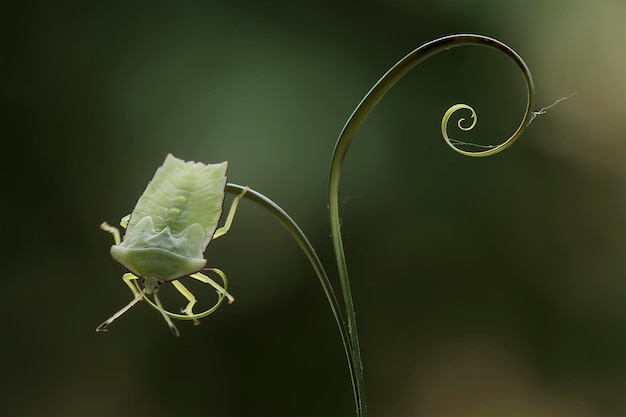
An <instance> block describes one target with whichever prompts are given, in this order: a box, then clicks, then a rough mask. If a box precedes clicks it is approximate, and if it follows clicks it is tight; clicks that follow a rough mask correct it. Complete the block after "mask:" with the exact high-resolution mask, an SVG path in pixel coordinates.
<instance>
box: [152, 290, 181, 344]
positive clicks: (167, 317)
mask: <svg viewBox="0 0 626 417" xmlns="http://www.w3.org/2000/svg"><path fill="white" fill-rule="evenodd" d="M153 295H154V301H155V302H156V305H157V307H158V309H159V312H160V313H161V315H162V316H163V318H164V319H165V322H166V323H167V325H168V326H169V328H170V330H171V331H172V333H174V336H176V337H178V336H180V333H179V332H178V329H177V328H176V326H174V323H173V322H172V319H170V317H169V316H168V315H167V312H166V311H165V309H164V308H163V306H162V305H161V300H160V299H159V294H158V292H157V291H156V290H155V291H154V293H153Z"/></svg>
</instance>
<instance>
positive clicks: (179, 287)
mask: <svg viewBox="0 0 626 417" xmlns="http://www.w3.org/2000/svg"><path fill="white" fill-rule="evenodd" d="M172 285H174V288H176V289H177V290H178V292H179V293H181V294H182V295H183V297H185V298H186V299H187V301H189V303H188V304H187V307H185V308H184V309H183V310H182V312H183V313H185V314H186V315H188V316H190V317H193V306H194V305H195V304H196V302H197V300H196V297H195V296H194V295H193V294H192V293H191V291H189V290H188V289H187V288H186V287H185V286H184V285H183V284H182V283H181V282H180V281H178V280H175V281H172ZM193 324H195V325H196V326H197V325H198V324H200V322H199V321H198V320H197V319H195V318H194V319H193Z"/></svg>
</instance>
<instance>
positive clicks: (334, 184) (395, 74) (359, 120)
mask: <svg viewBox="0 0 626 417" xmlns="http://www.w3.org/2000/svg"><path fill="white" fill-rule="evenodd" d="M465 45H476V46H485V47H489V48H493V49H496V50H498V51H500V52H502V53H504V55H505V56H507V57H508V58H509V59H511V60H512V61H513V63H514V64H515V65H516V66H517V67H518V69H519V70H520V71H521V73H522V77H523V78H524V82H525V83H526V92H527V102H526V111H525V114H524V117H523V118H522V121H521V122H520V124H519V126H518V128H517V130H516V131H515V132H514V133H513V134H512V135H511V136H510V137H509V138H508V139H506V140H505V141H504V142H502V143H501V144H499V145H497V146H494V147H487V148H486V149H484V150H478V151H474V152H472V151H466V150H463V149H460V148H459V147H458V146H457V144H460V142H458V141H453V140H452V139H450V137H449V136H448V133H447V123H448V121H449V120H450V118H451V117H452V115H453V114H454V113H455V112H456V111H458V110H461V109H467V110H470V111H471V113H472V118H473V122H472V124H471V125H470V126H469V127H466V128H464V127H462V125H461V124H460V123H461V121H462V120H460V121H459V127H460V128H461V129H462V130H469V129H471V128H473V127H474V125H475V124H476V113H475V111H474V109H472V108H471V107H470V106H468V105H466V104H456V105H454V106H452V107H450V108H449V109H448V110H447V111H446V112H445V114H444V116H443V119H442V123H441V125H442V127H441V131H442V134H443V137H444V140H445V141H446V143H447V144H448V146H450V147H451V148H452V149H453V150H454V151H456V152H458V153H460V154H463V155H466V156H471V157H483V156H490V155H494V154H496V153H498V152H500V151H502V150H504V149H506V148H507V147H509V146H510V145H511V144H512V143H513V142H515V141H516V140H517V139H518V138H519V137H520V136H521V135H522V133H523V131H524V129H526V127H527V126H528V124H529V123H530V121H531V120H532V118H533V111H532V108H533V104H534V97H535V87H534V83H533V79H532V76H531V73H530V70H529V69H528V67H527V66H526V64H525V63H524V61H523V60H522V58H521V57H520V56H519V55H518V54H517V53H516V52H515V51H514V50H512V49H511V48H509V47H508V46H507V45H505V44H503V43H502V42H500V41H498V40H496V39H493V38H489V37H487V36H482V35H472V34H462V35H452V36H445V37H443V38H439V39H435V40H434V41H431V42H428V43H426V44H424V45H422V46H420V47H419V48H417V49H415V50H414V51H412V52H410V53H409V54H408V55H407V56H405V57H404V58H402V59H401V60H400V61H398V62H397V63H396V64H395V65H394V66H393V67H391V68H390V69H389V70H388V71H387V72H386V73H385V74H384V75H383V76H382V77H381V78H380V80H378V82H377V83H376V84H375V85H374V86H373V87H372V88H371V90H370V91H369V92H368V93H367V94H366V95H365V97H364V98H363V99H362V100H361V102H360V103H359V104H358V106H357V107H356V109H355V110H354V112H353V113H352V115H351V116H350V118H349V119H348V121H347V122H346V124H345V126H344V128H343V130H342V131H341V134H340V135H339V138H338V139H337V143H336V144H335V150H334V152H333V156H332V160H331V167H330V176H329V185H328V210H329V217H330V228H331V233H332V239H333V246H334V250H335V259H336V261H337V267H338V269H339V279H340V282H341V289H342V294H343V299H344V302H345V307H346V315H347V320H348V332H349V336H350V348H351V349H352V357H351V359H352V361H353V366H352V367H353V369H354V370H356V371H357V374H356V375H354V378H356V382H357V387H356V393H355V397H356V398H355V399H356V403H357V415H358V416H365V415H366V414H367V408H366V403H365V393H364V388H365V387H364V381H363V373H362V369H363V365H362V362H361V353H360V349H359V340H358V334H357V327H356V314H355V310H354V305H353V302H352V292H351V289H350V280H349V277H348V267H347V263H346V257H345V252H344V248H343V239H342V236H341V220H340V216H339V179H340V176H341V167H342V165H343V161H344V159H345V157H346V154H347V152H348V148H349V147H350V144H351V143H352V140H353V139H354V136H355V135H356V133H357V131H358V130H359V128H360V127H361V125H362V124H363V122H364V121H365V119H366V118H367V116H368V115H369V113H370V112H371V111H372V109H373V108H374V107H375V106H376V104H378V102H379V101H380V100H381V99H382V98H383V96H384V95H385V94H387V92H388V91H389V90H390V89H391V87H393V86H394V85H395V84H396V83H397V82H398V81H399V80H400V79H401V78H402V77H404V76H405V75H406V74H407V73H408V72H409V71H410V70H411V69H413V68H414V67H415V66H416V65H418V64H419V63H421V62H423V61H424V60H426V59H428V58H430V57H431V56H433V55H436V54H438V53H439V52H442V51H446V50H449V49H451V48H455V47H458V46H465Z"/></svg>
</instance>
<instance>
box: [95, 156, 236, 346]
mask: <svg viewBox="0 0 626 417" xmlns="http://www.w3.org/2000/svg"><path fill="white" fill-rule="evenodd" d="M227 167H228V163H227V162H222V163H220V164H206V165H205V164H203V163H200V162H185V161H183V160H181V159H178V158H175V157H174V156H172V155H171V154H169V155H167V157H166V158H165V162H164V163H163V165H162V166H161V167H160V168H159V169H157V172H156V173H155V174H154V178H153V179H152V181H150V182H149V183H148V186H147V187H146V190H145V191H144V193H143V194H142V195H141V197H140V198H139V201H138V202H137V205H136V206H135V209H134V210H133V212H132V213H131V214H129V215H127V216H125V217H123V218H122V220H121V222H120V226H121V227H122V228H125V229H126V233H125V234H124V238H123V239H120V232H119V230H118V229H117V228H115V227H112V226H109V225H108V224H107V223H106V222H105V223H102V225H100V227H101V229H103V230H105V231H107V232H109V233H111V234H113V239H114V241H115V244H114V245H113V246H112V247H111V256H112V257H113V259H115V260H116V261H117V262H118V263H120V264H121V265H122V266H123V267H125V268H126V269H128V271H130V272H129V273H126V274H124V277H123V279H124V282H125V283H126V284H127V285H128V286H129V288H130V289H131V290H132V292H133V294H134V298H133V300H132V301H131V302H130V303H129V304H128V305H126V306H125V307H124V308H122V309H121V310H120V311H118V312H117V313H115V314H114V315H113V316H111V318H109V319H108V320H106V321H105V322H104V323H102V324H101V325H100V326H98V327H97V328H96V331H97V332H100V331H106V330H107V326H108V325H109V324H111V323H112V322H113V321H114V320H115V319H117V318H118V317H120V316H121V315H122V314H124V313H125V312H126V311H128V309H130V308H131V307H132V306H134V305H135V304H137V303H138V302H139V301H141V300H143V299H145V300H146V301H147V302H148V303H150V304H151V305H152V306H153V307H155V308H157V309H158V310H159V311H160V312H161V314H162V316H163V318H164V319H165V321H166V322H167V324H168V326H169V327H170V329H171V330H172V332H173V333H174V334H175V335H176V336H178V335H179V333H178V329H177V328H176V326H174V323H172V320H171V318H170V317H173V318H177V319H182V320H193V321H194V322H195V323H197V322H198V321H197V319H198V318H201V317H205V316H206V315H208V314H210V313H211V312H213V311H215V309H217V307H218V306H219V305H220V304H221V302H222V301H223V299H224V297H226V298H227V299H228V300H229V302H231V303H232V302H233V301H234V298H233V297H232V296H231V295H230V294H229V293H228V292H227V291H226V288H227V285H228V284H227V281H226V275H225V274H224V273H223V272H222V271H220V270H219V269H215V268H207V270H209V271H213V272H215V273H216V274H218V275H219V276H220V278H221V279H222V281H224V287H222V286H220V285H219V284H218V283H217V282H215V281H213V280H212V279H211V278H209V277H208V276H206V275H204V274H203V273H201V272H200V271H202V270H203V269H204V267H205V265H206V259H204V251H205V250H206V248H207V246H208V244H209V243H210V242H211V240H212V239H216V238H218V237H220V236H223V235H224V234H226V232H228V230H229V229H230V226H231V224H232V220H233V217H234V215H235V211H236V209H237V205H238V204H239V200H240V199H241V197H243V195H244V194H245V193H246V191H247V190H248V188H247V187H246V188H245V189H244V190H243V191H242V193H241V194H240V195H239V196H237V198H235V200H234V201H233V204H232V206H231V209H230V212H229V213H228V216H227V217H226V221H225V223H224V225H223V226H222V227H220V228H218V224H219V221H220V218H221V216H222V212H223V207H224V189H225V187H226V170H227ZM186 276H190V277H192V278H194V279H197V280H199V281H201V282H204V283H206V284H209V285H211V286H212V287H213V288H215V289H216V290H217V292H218V301H217V303H216V305H215V306H214V307H213V308H211V309H209V310H207V311H205V312H203V313H199V314H194V313H193V311H192V309H193V306H194V304H195V303H196V299H195V297H194V296H193V294H192V293H191V292H190V291H189V290H187V288H185V286H184V285H183V284H182V283H181V282H180V281H179V279H180V278H183V277H186ZM137 279H139V280H140V281H141V284H142V285H143V289H142V288H141V287H140V286H139V285H138V284H137V282H136V280H137ZM166 282H171V283H172V284H173V285H174V287H175V288H176V289H177V290H178V291H179V292H180V293H181V294H182V295H183V296H184V297H185V298H186V299H187V301H188V304H187V306H186V307H185V308H184V309H183V310H182V312H183V313H184V314H175V313H171V312H169V311H166V310H165V309H163V306H162V305H161V301H160V300H159V297H158V289H159V287H160V286H161V285H163V284H164V283H166ZM147 294H151V295H153V296H154V301H155V303H153V302H152V301H150V299H149V298H148V297H146V295H147Z"/></svg>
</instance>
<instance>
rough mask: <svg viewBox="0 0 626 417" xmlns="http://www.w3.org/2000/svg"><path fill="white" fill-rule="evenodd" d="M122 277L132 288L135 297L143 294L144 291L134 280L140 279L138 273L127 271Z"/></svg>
mask: <svg viewBox="0 0 626 417" xmlns="http://www.w3.org/2000/svg"><path fill="white" fill-rule="evenodd" d="M122 279H123V280H124V282H125V283H126V285H128V288H130V290H131V291H132V292H133V295H134V296H135V297H137V296H140V295H143V293H142V292H141V290H140V289H139V287H137V284H136V283H134V282H132V281H134V280H136V279H139V277H138V276H137V275H135V274H131V273H126V274H124V276H123V277H122Z"/></svg>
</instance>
